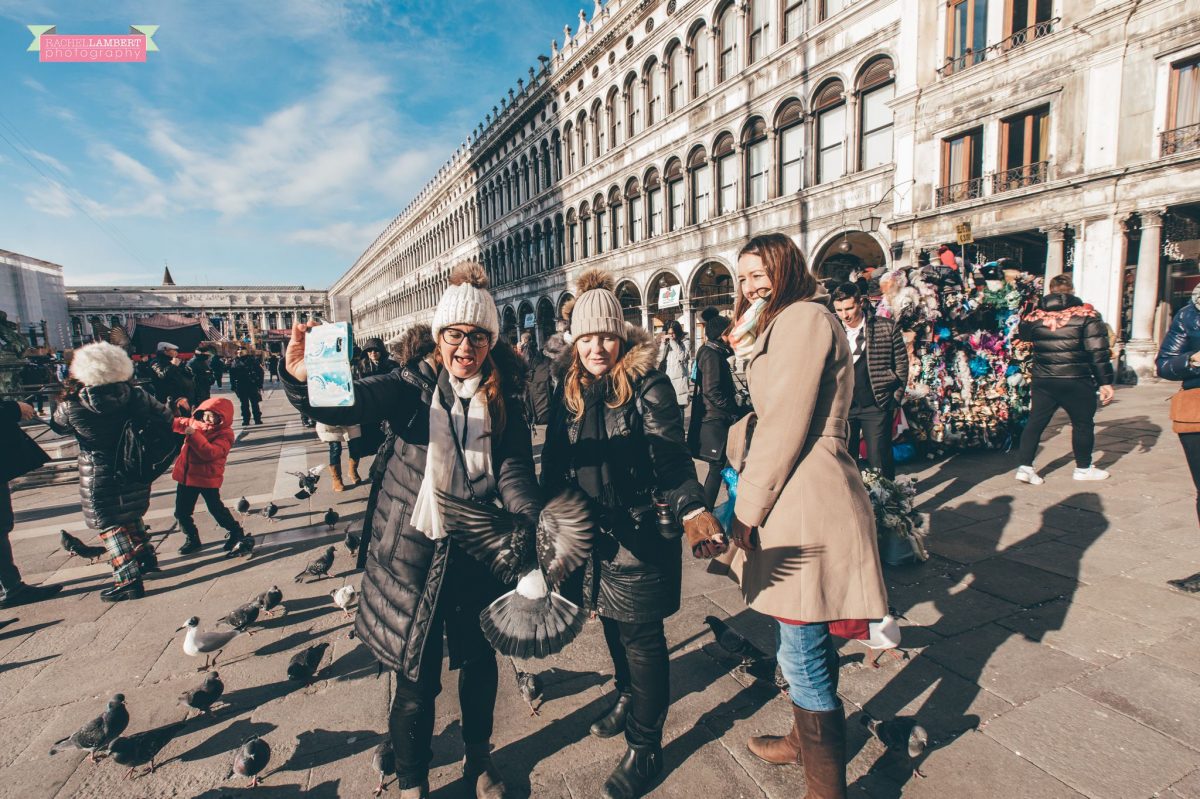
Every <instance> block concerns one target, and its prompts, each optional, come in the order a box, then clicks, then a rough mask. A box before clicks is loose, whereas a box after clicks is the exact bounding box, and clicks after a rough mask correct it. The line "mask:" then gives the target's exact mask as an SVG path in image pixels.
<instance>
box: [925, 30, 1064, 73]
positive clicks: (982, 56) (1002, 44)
mask: <svg viewBox="0 0 1200 799" xmlns="http://www.w3.org/2000/svg"><path fill="white" fill-rule="evenodd" d="M1061 21H1062V18H1061V17H1054V18H1053V19H1048V20H1045V21H1044V22H1039V23H1037V24H1036V25H1030V26H1029V27H1028V28H1024V29H1022V30H1019V31H1016V32H1015V33H1013V34H1012V35H1011V36H1008V37H1007V38H1004V39H1002V40H1000V41H998V42H996V43H995V44H992V45H988V46H987V47H984V48H983V49H981V50H971V49H968V50H967V51H966V52H964V53H962V54H960V55H957V56H947V57H946V63H945V64H943V65H942V66H941V68H940V69H938V71H937V73H938V75H940V76H941V77H943V78H945V77H948V76H950V75H953V74H955V73H957V72H962V71H963V70H964V69H966V68H967V67H970V66H974V65H975V64H978V63H980V62H982V61H986V60H987V59H988V58H991V57H992V56H993V55H999V54H1002V53H1007V52H1008V51H1009V50H1013V49H1015V48H1017V47H1020V46H1021V45H1023V44H1027V43H1029V42H1031V41H1033V40H1034V39H1039V38H1041V37H1042V36H1046V35H1047V34H1049V33H1052V32H1053V31H1054V26H1055V25H1057V24H1058V23H1059V22H1061Z"/></svg>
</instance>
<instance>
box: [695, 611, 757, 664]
mask: <svg viewBox="0 0 1200 799" xmlns="http://www.w3.org/2000/svg"><path fill="white" fill-rule="evenodd" d="M704 623H705V624H707V625H708V628H709V629H710V630H712V634H713V637H714V638H716V639H717V646H719V647H721V648H722V649H724V650H725V651H726V652H728V653H729V654H731V655H734V656H736V657H739V658H741V659H742V665H743V666H751V665H753V664H755V663H758V662H760V661H763V660H766V659H767V658H768V657H769V655H767V654H766V653H765V652H763V651H762V650H761V649H759V648H758V647H756V646H755V645H754V644H752V643H750V642H749V641H747V640H746V639H745V638H743V637H742V636H741V635H740V634H739V633H737V632H736V631H735V630H734V629H733V628H732V627H730V626H729V625H728V624H726V623H725V622H723V621H721V620H720V619H718V618H717V617H716V616H705V617H704Z"/></svg>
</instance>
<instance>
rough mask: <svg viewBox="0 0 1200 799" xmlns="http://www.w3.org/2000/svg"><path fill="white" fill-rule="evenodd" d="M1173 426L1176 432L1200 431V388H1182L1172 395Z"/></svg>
mask: <svg viewBox="0 0 1200 799" xmlns="http://www.w3.org/2000/svg"><path fill="white" fill-rule="evenodd" d="M1171 427H1172V429H1173V430H1174V431H1175V432H1176V433H1200V388H1181V389H1179V391H1177V392H1175V395H1174V396H1173V397H1171Z"/></svg>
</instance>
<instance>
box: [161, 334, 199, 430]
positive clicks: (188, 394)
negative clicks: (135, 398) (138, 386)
mask: <svg viewBox="0 0 1200 799" xmlns="http://www.w3.org/2000/svg"><path fill="white" fill-rule="evenodd" d="M150 371H151V373H152V374H153V378H152V379H153V382H154V396H155V397H156V398H157V399H158V401H159V402H161V403H162V404H163V405H166V406H167V407H168V408H170V409H171V410H172V411H174V412H175V413H176V415H179V416H190V415H191V412H192V409H193V408H194V407H195V405H196V401H195V396H194V394H195V385H194V384H193V383H192V377H191V375H190V374H189V373H188V371H187V370H186V369H185V368H184V367H183V365H182V364H181V363H180V362H179V348H178V347H176V346H175V345H174V344H172V343H170V342H169V341H160V342H158V354H156V355H155V356H154V360H153V361H151V362H150Z"/></svg>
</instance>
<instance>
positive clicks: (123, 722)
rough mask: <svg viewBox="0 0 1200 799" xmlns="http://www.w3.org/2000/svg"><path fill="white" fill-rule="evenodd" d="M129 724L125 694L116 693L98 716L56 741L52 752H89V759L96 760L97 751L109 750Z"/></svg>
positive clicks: (51, 748) (54, 753)
mask: <svg viewBox="0 0 1200 799" xmlns="http://www.w3.org/2000/svg"><path fill="white" fill-rule="evenodd" d="M128 726H129V710H128V709H127V708H126V707H125V694H116V695H115V696H113V698H112V699H110V700H108V708H107V709H105V711H104V712H103V713H101V714H100V715H99V716H96V718H94V719H92V720H91V721H89V722H88V723H87V724H84V725H83V726H82V727H80V728H79V729H78V730H76V731H75V732H73V733H71V734H70V735H68V736H67V737H66V738H63V739H62V740H59V741H55V742H54V745H53V746H51V747H50V754H52V755H56V754H58V753H59V752H65V751H68V750H71V749H80V750H82V751H85V752H87V753H88V758H87V759H88V760H90V761H92V762H93V763H95V762H96V752H97V751H99V750H102V749H104V750H107V749H108V747H109V745H110V744H112V742H113V741H115V740H116V739H117V737H118V736H119V735H120V734H121V733H123V732H125V728H126V727H128Z"/></svg>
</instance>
